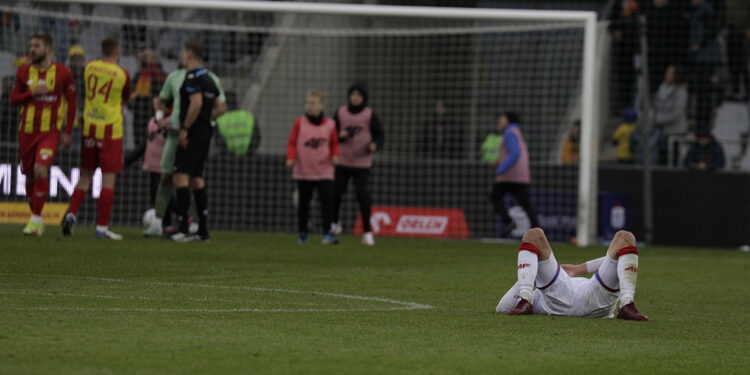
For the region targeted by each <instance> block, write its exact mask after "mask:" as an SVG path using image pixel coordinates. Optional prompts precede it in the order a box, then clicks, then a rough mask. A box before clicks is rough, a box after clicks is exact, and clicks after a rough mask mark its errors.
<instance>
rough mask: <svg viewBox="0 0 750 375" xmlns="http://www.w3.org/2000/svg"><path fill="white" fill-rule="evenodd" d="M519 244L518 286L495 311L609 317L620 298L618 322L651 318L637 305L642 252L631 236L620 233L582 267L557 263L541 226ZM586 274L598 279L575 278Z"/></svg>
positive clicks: (528, 232)
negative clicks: (635, 299) (640, 255)
mask: <svg viewBox="0 0 750 375" xmlns="http://www.w3.org/2000/svg"><path fill="white" fill-rule="evenodd" d="M521 241H522V242H521V245H520V246H519V247H518V282H516V284H515V285H513V287H512V288H510V290H509V291H508V292H507V293H505V295H504V296H503V298H502V299H501V300H500V302H499V303H498V304H497V308H496V309H495V312H498V313H500V312H505V313H508V315H526V314H545V315H566V316H580V317H588V318H611V317H613V316H614V310H615V308H616V307H617V305H618V300H619V305H620V311H619V313H618V314H617V318H618V319H625V320H648V318H647V317H646V316H645V315H643V314H641V313H639V312H638V309H636V307H635V303H634V302H633V298H634V296H635V284H636V281H637V278H638V249H637V248H636V247H635V244H636V242H635V236H633V234H632V233H630V232H626V231H619V232H617V233H616V234H615V236H614V238H613V239H612V242H611V243H610V245H609V249H607V255H605V256H603V257H601V258H598V259H593V260H590V261H588V262H586V263H582V264H578V265H570V264H563V265H560V264H559V263H557V260H556V259H555V254H554V253H552V248H551V247H550V245H549V242H547V237H546V236H545V235H544V232H543V231H542V230H541V229H539V228H533V229H529V230H528V231H527V232H526V233H525V234H524V235H523V239H522V240H521ZM561 269H562V270H564V272H560V270H561ZM586 273H594V276H593V277H591V278H588V279H587V278H584V277H577V276H580V275H584V274H586ZM535 286H536V289H534V287H535Z"/></svg>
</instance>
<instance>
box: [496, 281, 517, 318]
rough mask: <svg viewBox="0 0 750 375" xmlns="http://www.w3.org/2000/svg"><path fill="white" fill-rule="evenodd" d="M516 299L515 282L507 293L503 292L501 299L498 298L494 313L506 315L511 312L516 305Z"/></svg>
mask: <svg viewBox="0 0 750 375" xmlns="http://www.w3.org/2000/svg"><path fill="white" fill-rule="evenodd" d="M518 298H519V296H518V282H516V283H515V284H513V286H512V287H511V288H510V289H508V291H507V292H505V295H503V298H500V302H498V303H497V307H495V312H496V313H507V312H509V311H510V310H513V308H514V307H516V305H517V304H518Z"/></svg>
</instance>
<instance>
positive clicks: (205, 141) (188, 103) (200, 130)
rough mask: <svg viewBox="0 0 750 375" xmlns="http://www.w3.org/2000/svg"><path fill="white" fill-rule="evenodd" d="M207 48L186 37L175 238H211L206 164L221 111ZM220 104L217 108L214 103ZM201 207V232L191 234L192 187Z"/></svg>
mask: <svg viewBox="0 0 750 375" xmlns="http://www.w3.org/2000/svg"><path fill="white" fill-rule="evenodd" d="M203 56H204V48H203V44H202V43H201V42H200V41H187V42H186V43H185V46H184V48H183V50H182V64H183V66H184V67H185V69H186V70H187V72H186V73H185V81H184V82H183V84H182V87H181V88H180V124H181V126H182V128H181V129H180V136H179V147H178V148H177V153H176V155H175V170H176V172H175V174H174V187H175V190H176V192H177V215H178V216H179V220H180V231H179V232H177V233H175V234H174V235H172V240H174V241H176V242H192V241H208V240H209V239H210V236H209V234H208V223H207V217H208V196H207V194H206V182H205V180H204V179H203V164H204V163H205V161H206V159H208V151H209V147H210V144H211V135H212V134H213V127H212V126H211V119H212V116H213V115H218V114H220V113H218V112H221V108H220V107H221V106H220V104H219V101H218V99H219V88H218V87H217V85H216V84H215V83H214V81H213V79H212V78H211V76H210V75H209V72H208V70H207V69H206V68H204V67H203ZM215 105H216V107H217V108H218V109H217V110H216V111H214V106H215ZM191 188H192V190H193V196H194V197H195V206H196V208H197V211H198V224H199V229H198V233H197V234H195V235H192V234H190V232H189V226H188V210H189V209H190V189H191Z"/></svg>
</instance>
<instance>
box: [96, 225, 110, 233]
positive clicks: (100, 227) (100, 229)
mask: <svg viewBox="0 0 750 375" xmlns="http://www.w3.org/2000/svg"><path fill="white" fill-rule="evenodd" d="M108 229H109V227H108V226H106V225H97V226H96V231H97V232H106V231H107V230H108Z"/></svg>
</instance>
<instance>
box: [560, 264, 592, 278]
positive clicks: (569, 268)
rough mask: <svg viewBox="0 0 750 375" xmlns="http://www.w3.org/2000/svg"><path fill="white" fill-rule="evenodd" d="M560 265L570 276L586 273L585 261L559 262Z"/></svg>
mask: <svg viewBox="0 0 750 375" xmlns="http://www.w3.org/2000/svg"><path fill="white" fill-rule="evenodd" d="M581 266H583V267H581ZM560 267H562V269H563V270H565V273H567V274H568V276H570V277H578V276H582V275H585V274H586V263H584V264H578V265H574V264H561V265H560Z"/></svg>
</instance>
